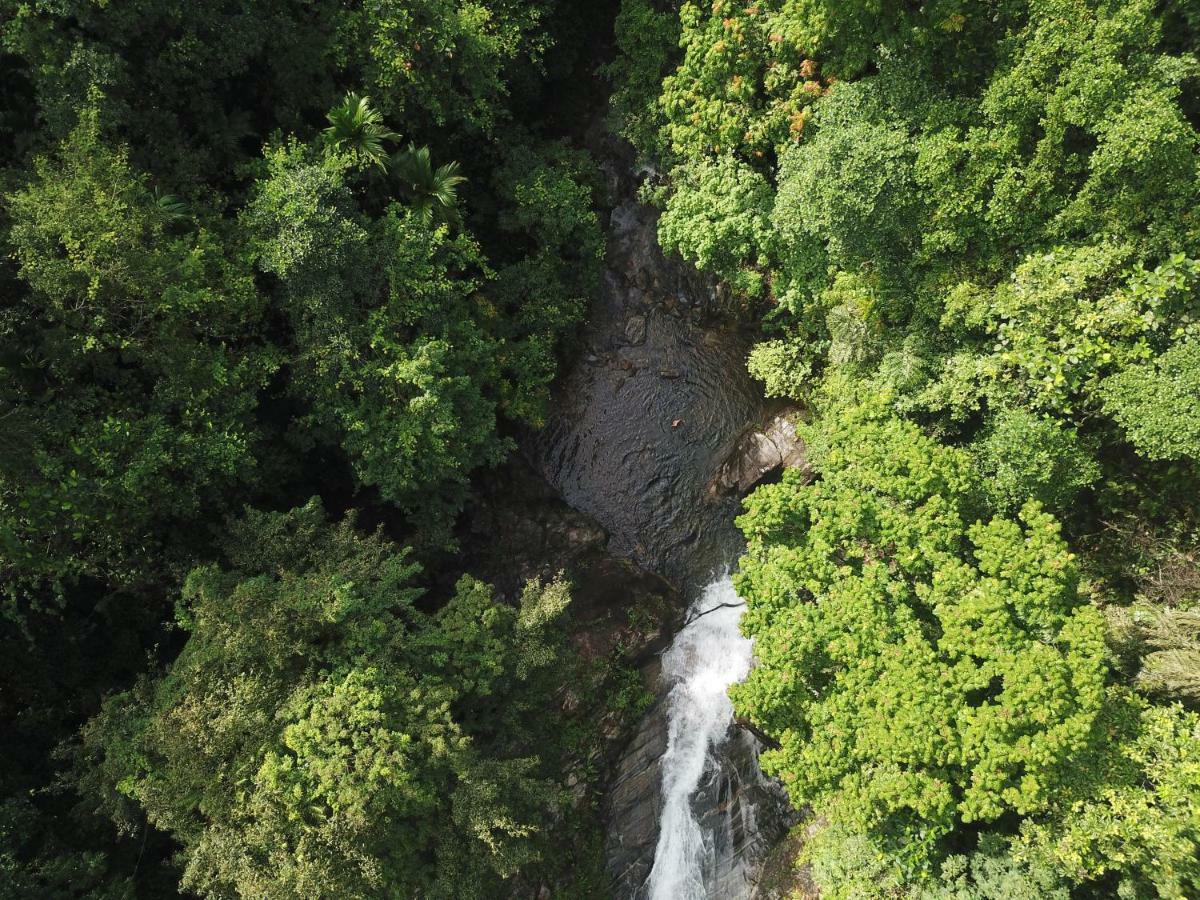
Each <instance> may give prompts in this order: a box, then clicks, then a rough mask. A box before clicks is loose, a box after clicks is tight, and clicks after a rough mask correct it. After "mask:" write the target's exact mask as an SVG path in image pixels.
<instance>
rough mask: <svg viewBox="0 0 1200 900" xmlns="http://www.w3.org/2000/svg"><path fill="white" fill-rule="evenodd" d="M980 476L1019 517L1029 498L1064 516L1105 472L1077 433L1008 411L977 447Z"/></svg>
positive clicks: (990, 491) (1030, 415)
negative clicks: (1088, 487) (1082, 443)
mask: <svg viewBox="0 0 1200 900" xmlns="http://www.w3.org/2000/svg"><path fill="white" fill-rule="evenodd" d="M976 458H977V459H978V464H979V469H980V474H981V475H982V476H983V478H984V485H985V487H986V489H987V491H988V494H989V495H990V497H991V499H992V502H993V503H994V504H995V506H996V507H997V508H998V509H1001V510H1005V511H1015V510H1017V509H1019V508H1020V506H1021V505H1022V504H1023V503H1024V502H1025V501H1026V500H1027V499H1029V498H1033V499H1035V500H1037V501H1038V502H1039V503H1041V504H1042V506H1044V507H1046V508H1047V509H1050V510H1053V511H1055V512H1056V513H1058V514H1060V515H1063V514H1066V513H1068V512H1070V511H1071V504H1072V502H1073V501H1074V500H1075V497H1076V496H1077V495H1078V493H1079V491H1081V490H1082V489H1084V488H1086V487H1087V486H1088V485H1090V484H1092V483H1093V482H1095V481H1096V479H1097V478H1099V477H1100V466H1099V464H1098V463H1097V462H1096V460H1095V458H1094V457H1093V456H1092V455H1091V454H1090V453H1088V451H1087V449H1085V448H1084V447H1083V446H1081V445H1080V441H1079V436H1078V435H1077V434H1076V432H1075V431H1074V430H1073V429H1069V428H1064V427H1062V426H1061V425H1059V424H1058V423H1056V422H1054V421H1053V420H1052V419H1049V418H1044V417H1039V416H1036V415H1034V414H1033V413H1030V412H1028V411H1026V410H1024V409H1020V408H1014V409H1006V410H1002V411H1001V412H1000V413H999V414H998V415H997V416H996V420H995V424H994V425H993V426H992V428H991V429H990V430H989V431H988V433H987V434H986V435H985V436H984V437H983V438H982V439H981V440H980V441H979V443H978V445H977V446H976Z"/></svg>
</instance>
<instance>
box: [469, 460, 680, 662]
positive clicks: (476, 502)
mask: <svg viewBox="0 0 1200 900" xmlns="http://www.w3.org/2000/svg"><path fill="white" fill-rule="evenodd" d="M463 521H464V522H465V523H468V526H469V528H470V530H469V531H468V532H466V533H463V534H461V535H459V540H460V541H461V542H462V545H463V550H462V556H463V557H464V558H465V560H466V563H467V565H466V569H467V570H468V571H470V572H472V573H474V574H475V575H477V576H478V577H480V578H483V579H484V580H486V581H488V582H490V583H491V584H493V585H495V587H496V588H497V590H498V591H499V592H500V594H501V595H502V596H505V597H507V598H508V599H510V600H515V599H516V598H517V597H519V596H520V593H521V589H522V588H523V587H524V585H525V583H526V582H527V581H529V580H530V579H531V578H540V579H542V580H549V579H551V578H554V577H555V576H556V575H557V574H558V573H560V572H562V573H563V574H565V575H566V577H567V578H568V579H569V580H570V581H571V622H572V634H571V639H572V642H573V643H574V644H575V646H576V648H577V649H578V651H579V652H580V653H582V654H583V655H584V656H585V657H586V658H588V659H603V658H607V657H608V656H609V655H610V654H611V652H612V651H613V649H614V648H615V647H617V646H618V645H620V646H621V647H622V648H623V651H624V655H625V657H626V658H627V659H629V660H631V661H633V662H635V663H637V664H641V665H643V666H649V667H651V668H653V666H654V664H655V663H656V662H657V656H656V654H657V652H658V651H660V650H662V649H663V647H665V646H666V645H667V643H669V642H670V639H671V635H672V634H673V633H674V631H675V630H676V629H677V628H678V627H679V625H680V624H681V623H682V621H683V600H682V598H681V597H680V595H679V592H678V591H677V590H676V589H675V588H674V587H673V586H672V585H671V584H670V583H669V582H668V581H667V580H666V579H664V578H662V577H661V576H659V575H656V574H654V573H653V572H648V571H646V570H644V569H640V568H638V567H637V566H635V565H634V564H633V563H632V562H630V561H629V560H628V559H626V558H624V557H621V556H616V555H614V554H612V553H610V552H609V550H608V544H609V535H608V532H607V531H606V530H605V529H604V528H603V527H602V526H601V525H600V524H599V523H598V522H597V521H596V520H595V519H593V518H591V517H590V516H588V515H586V514H585V513H581V512H579V511H578V510H576V509H573V508H572V507H570V506H568V505H567V504H566V503H565V502H563V500H562V498H561V497H560V496H559V495H558V494H557V492H555V491H554V489H553V488H551V487H550V485H548V484H547V483H546V481H545V480H544V479H543V478H541V476H539V475H538V474H537V473H536V472H534V471H533V470H532V469H531V468H530V467H529V464H528V463H527V462H525V461H524V460H523V459H521V458H520V457H517V458H514V459H512V460H510V461H509V462H508V463H507V464H506V465H505V466H504V467H503V468H502V469H501V470H499V471H498V472H497V473H496V476H495V477H494V478H491V479H488V481H487V482H486V484H485V485H483V486H482V488H481V490H480V492H479V493H477V494H476V495H475V496H474V497H473V499H472V502H471V514H470V515H467V516H464V517H463ZM635 611H636V612H635ZM631 613H635V614H634V615H631ZM634 623H636V627H635V624H634Z"/></svg>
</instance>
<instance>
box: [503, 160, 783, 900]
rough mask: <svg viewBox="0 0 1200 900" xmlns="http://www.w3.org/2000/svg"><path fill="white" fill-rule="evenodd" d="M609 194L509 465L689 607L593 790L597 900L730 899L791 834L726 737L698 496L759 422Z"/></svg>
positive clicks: (698, 281)
mask: <svg viewBox="0 0 1200 900" xmlns="http://www.w3.org/2000/svg"><path fill="white" fill-rule="evenodd" d="M610 178H611V172H610ZM618 181H619V179H618ZM621 194H623V195H624V197H625V198H626V199H625V200H624V201H623V202H618V203H617V204H616V205H615V208H614V210H613V212H612V215H611V224H610V227H609V241H608V252H607V256H606V262H605V271H604V275H603V282H602V285H601V289H600V292H599V295H598V296H597V297H596V298H595V300H594V302H593V304H592V307H591V310H590V314H589V320H588V323H587V325H586V326H585V328H584V330H583V334H582V337H581V342H582V347H581V350H580V351H579V353H578V355H577V357H576V361H575V363H574V365H573V366H572V367H571V368H570V369H569V370H568V371H567V372H566V374H565V375H564V377H563V378H562V379H561V380H560V382H559V384H558V385H557V387H556V393H555V398H554V399H555V402H554V406H553V409H554V415H553V416H552V418H551V420H550V421H549V422H548V423H547V425H546V427H545V428H544V429H543V430H542V431H541V432H539V433H538V434H537V435H535V436H532V437H531V438H530V440H529V442H528V443H527V445H526V447H525V454H526V456H527V458H528V459H529V460H530V462H531V463H532V464H533V466H534V468H536V469H537V470H538V471H539V473H540V474H541V475H542V477H544V478H545V479H546V481H547V482H549V483H550V484H551V485H552V486H553V487H554V488H555V489H556V490H557V491H558V492H559V494H561V496H562V497H563V499H564V500H566V501H567V503H569V504H570V505H571V506H573V507H575V508H576V509H578V510H581V511H582V512H585V513H587V514H588V515H590V516H592V517H593V518H594V519H595V520H596V521H598V522H599V523H600V524H601V525H602V526H603V527H604V528H605V529H606V530H607V532H608V534H609V544H608V547H609V550H610V552H613V553H616V554H618V555H622V556H625V557H627V558H629V559H630V560H632V561H633V562H634V563H636V564H637V565H638V566H640V567H642V568H644V569H646V570H649V571H653V572H657V573H658V574H661V575H663V576H664V577H666V578H668V579H669V580H670V581H672V582H673V583H674V584H675V585H677V586H678V587H679V589H680V590H681V591H682V592H683V594H684V596H685V597H686V598H687V600H688V602H689V612H688V617H687V622H688V624H687V625H685V626H684V627H683V628H682V629H681V630H680V631H679V632H678V633H677V634H676V636H675V638H674V641H673V643H672V644H671V646H670V648H669V649H668V650H667V651H666V652H665V653H664V654H663V655H662V658H661V671H660V672H659V674H658V677H657V680H656V684H657V698H658V699H657V701H656V703H655V704H654V706H653V707H652V708H651V710H650V711H649V713H647V715H646V716H645V718H644V720H643V721H642V722H641V723H640V725H639V727H638V729H637V732H636V734H635V735H634V736H633V738H632V740H631V741H630V743H629V745H628V747H627V749H626V750H625V751H624V753H623V755H622V757H621V759H620V761H619V764H618V766H617V770H616V772H615V775H614V777H613V778H612V780H611V782H610V784H609V789H608V796H607V799H606V803H605V813H606V819H607V823H608V825H607V834H606V839H605V851H606V857H607V862H608V868H609V871H610V874H611V876H612V892H613V895H614V896H615V897H618V898H622V900H625V898H636V900H660V898H661V900H665V898H671V900H692V898H696V900H699V898H714V900H715V898H721V900H742V898H750V897H753V896H754V885H755V881H756V877H757V874H758V871H759V868H760V863H761V860H762V858H763V856H764V855H765V853H766V852H767V851H768V850H769V849H770V848H771V846H773V845H774V844H775V843H776V842H777V841H778V840H779V838H780V837H782V835H783V833H784V832H785V831H786V829H787V828H788V827H789V826H790V824H791V822H792V819H791V815H792V814H791V810H790V807H789V806H788V804H787V801H786V799H785V797H784V795H783V791H782V789H781V788H780V787H779V786H778V785H777V784H776V783H774V782H770V781H768V780H767V779H765V778H764V776H763V775H762V773H761V772H760V770H759V768H758V751H759V745H758V741H757V739H756V738H754V737H753V736H752V735H750V734H749V733H748V732H746V731H744V730H743V729H740V728H737V727H735V726H734V724H733V708H732V705H731V704H730V701H729V699H728V696H727V694H726V690H727V688H728V687H729V685H730V684H732V683H734V682H736V681H738V680H740V679H741V678H744V677H745V676H746V674H747V673H748V672H749V668H750V661H751V660H750V642H749V641H748V640H746V639H745V638H743V637H742V636H741V634H740V632H739V631H738V627H737V622H738V618H739V616H740V614H741V608H740V606H739V603H740V601H739V600H738V598H737V596H736V594H735V593H734V590H733V585H732V582H731V581H730V578H729V570H730V567H731V566H732V565H733V563H734V562H735V560H736V558H737V555H738V553H739V552H740V550H741V547H742V544H741V536H740V534H739V533H738V531H737V529H736V528H735V526H734V524H733V520H734V517H735V516H736V515H737V512H738V509H739V501H738V499H737V497H736V496H722V495H717V494H714V492H712V491H710V490H709V485H710V482H711V479H712V478H713V476H714V473H715V472H716V471H717V470H718V468H719V467H720V465H721V463H722V462H723V461H724V460H725V459H726V458H727V457H728V456H729V455H730V454H731V452H732V451H733V449H734V448H735V446H736V445H737V442H738V439H739V437H741V436H742V435H743V434H744V433H745V432H746V430H747V428H748V427H751V426H753V425H754V424H755V423H756V422H759V421H761V420H762V417H763V414H764V408H763V401H762V397H761V394H760V392H759V390H758V388H757V387H756V385H755V384H754V383H753V381H752V380H751V379H750V377H749V375H748V374H747V372H746V368H745V359H746V353H747V351H748V350H749V347H750V344H751V341H752V336H751V335H749V334H747V333H746V332H745V331H744V330H742V329H740V328H739V327H738V326H736V325H735V324H732V323H730V322H728V321H727V320H724V319H722V318H721V317H720V316H717V315H714V314H713V312H714V309H715V308H716V306H717V305H718V293H717V289H716V288H715V287H714V286H713V284H712V283H710V282H708V281H707V280H705V279H703V278H701V277H700V276H699V275H698V274H697V273H696V272H695V271H694V270H692V269H691V268H690V267H689V266H687V265H685V264H683V263H682V262H681V261H679V260H670V259H667V258H664V256H663V254H662V251H661V250H660V249H659V247H658V243H657V228H656V222H657V218H656V213H655V212H654V210H652V209H651V208H649V207H647V206H644V205H642V204H639V203H637V202H635V201H633V200H632V199H628V198H630V197H632V195H633V191H632V189H631V188H630V187H629V185H628V184H626V185H625V189H623V190H622V191H620V193H619V194H618V197H619V196H620V195H621ZM701 613H703V614H702V615H701Z"/></svg>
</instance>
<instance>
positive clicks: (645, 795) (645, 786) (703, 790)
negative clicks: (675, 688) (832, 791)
mask: <svg viewBox="0 0 1200 900" xmlns="http://www.w3.org/2000/svg"><path fill="white" fill-rule="evenodd" d="M666 705H667V703H666V698H665V697H663V698H660V699H659V701H658V703H656V704H655V705H654V708H653V709H651V711H650V712H649V714H648V715H647V716H646V717H645V718H644V719H643V720H642V723H641V726H640V727H639V729H638V732H637V734H636V735H635V736H634V738H633V740H632V741H630V743H629V746H628V747H627V748H626V750H625V752H624V753H623V754H622V756H621V759H620V761H619V763H618V765H617V770H616V773H615V776H614V778H613V780H612V783H611V786H610V788H609V794H608V798H607V801H606V804H605V816H606V818H607V819H608V820H609V822H610V823H611V825H610V828H609V832H608V835H607V838H606V841H605V853H606V855H607V857H608V860H609V871H610V872H611V873H612V875H613V881H614V885H615V887H616V893H617V896H619V897H629V898H635V900H645V898H646V897H647V893H646V880H647V878H648V877H649V875H650V870H651V868H652V867H653V865H654V849H655V846H656V845H657V842H658V822H659V820H660V818H661V813H662V772H661V768H660V766H659V760H660V759H661V757H662V755H663V753H664V752H665V751H666V749H667V710H666ZM760 747H761V745H760V744H759V742H758V740H757V739H756V738H755V737H754V736H753V735H752V734H750V733H749V732H748V731H745V730H743V729H741V728H737V727H733V728H731V729H730V731H729V736H728V738H727V739H726V741H725V745H724V746H723V747H722V752H721V753H720V756H719V765H718V766H716V767H714V768H713V769H711V770H709V771H708V772H707V773H706V777H705V780H704V781H703V782H702V783H701V785H700V789H699V791H698V792H697V794H696V796H695V798H694V799H693V803H692V807H693V809H694V810H695V811H696V813H697V814H698V818H699V822H700V825H701V828H702V829H703V830H704V831H705V833H707V834H710V835H711V836H712V839H713V845H714V851H715V852H714V854H713V859H712V866H711V871H709V872H707V873H706V878H705V881H706V884H707V886H708V896H709V897H711V898H713V900H725V898H735V897H752V896H755V893H756V889H757V885H758V882H759V880H760V876H761V873H762V862H763V860H764V859H765V858H766V856H767V854H768V853H769V852H770V850H771V848H772V847H774V846H775V845H776V844H777V843H778V842H779V841H780V840H781V839H782V838H783V837H784V835H785V834H787V831H788V829H789V828H791V827H792V826H793V825H794V824H795V823H796V822H797V821H798V816H797V815H796V813H795V811H794V810H793V809H792V807H791V805H790V804H789V802H788V799H787V795H786V793H785V792H784V790H783V787H782V786H781V785H780V784H779V783H778V782H775V781H770V780H764V779H763V778H762V775H761V773H760V772H759V770H758V753H759V750H760Z"/></svg>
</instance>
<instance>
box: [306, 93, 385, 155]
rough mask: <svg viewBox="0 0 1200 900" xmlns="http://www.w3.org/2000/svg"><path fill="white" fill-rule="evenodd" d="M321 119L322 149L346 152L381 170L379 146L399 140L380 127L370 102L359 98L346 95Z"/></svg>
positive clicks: (381, 119)
mask: <svg viewBox="0 0 1200 900" xmlns="http://www.w3.org/2000/svg"><path fill="white" fill-rule="evenodd" d="M325 118H326V119H328V120H329V127H328V128H326V129H325V131H324V135H325V146H326V147H328V148H330V149H332V150H345V151H349V152H351V153H353V154H355V155H356V156H358V157H359V158H361V159H365V160H367V161H368V162H370V163H371V164H372V165H376V166H379V167H381V168H382V167H383V166H384V164H385V163H386V162H387V151H386V150H384V148H383V142H384V141H394V140H399V138H400V135H398V134H396V133H395V132H393V131H389V130H388V129H387V126H385V125H384V124H383V115H382V114H381V113H380V112H379V110H377V109H375V108H374V107H372V106H371V99H370V98H369V97H366V96H364V95H361V94H356V93H353V92H350V93H347V94H346V98H345V100H343V101H342V102H341V104H340V105H338V106H335V107H334V108H333V109H331V110H330V111H329V113H328V114H327V115H326V117H325Z"/></svg>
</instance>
